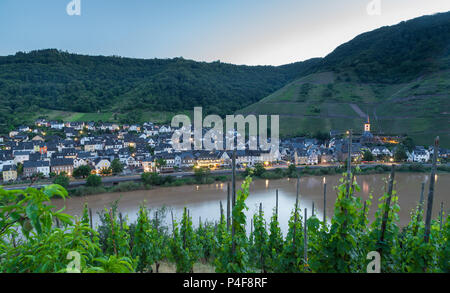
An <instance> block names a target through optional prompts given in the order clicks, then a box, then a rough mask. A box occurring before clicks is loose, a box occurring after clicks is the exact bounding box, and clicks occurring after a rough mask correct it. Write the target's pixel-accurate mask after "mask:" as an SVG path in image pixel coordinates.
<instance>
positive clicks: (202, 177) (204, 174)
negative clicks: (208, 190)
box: [194, 167, 210, 183]
mask: <svg viewBox="0 0 450 293" xmlns="http://www.w3.org/2000/svg"><path fill="white" fill-rule="evenodd" d="M209 174H210V170H209V168H203V167H198V168H194V176H195V180H196V181H197V183H206V181H207V180H208V176H209Z"/></svg>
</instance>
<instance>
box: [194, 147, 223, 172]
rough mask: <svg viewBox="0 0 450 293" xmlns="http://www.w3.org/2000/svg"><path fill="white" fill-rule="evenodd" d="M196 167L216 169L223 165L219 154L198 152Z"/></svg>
mask: <svg viewBox="0 0 450 293" xmlns="http://www.w3.org/2000/svg"><path fill="white" fill-rule="evenodd" d="M194 157H195V165H196V166H199V167H206V168H216V167H219V166H221V165H223V161H222V160H221V158H220V157H219V153H217V152H213V151H197V152H195V153H194Z"/></svg>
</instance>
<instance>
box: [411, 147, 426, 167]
mask: <svg viewBox="0 0 450 293" xmlns="http://www.w3.org/2000/svg"><path fill="white" fill-rule="evenodd" d="M411 155H412V160H413V162H419V163H425V162H428V161H429V160H430V152H429V151H428V150H426V149H425V148H424V147H420V146H419V147H416V148H415V149H414V150H413V152H412V154H411Z"/></svg>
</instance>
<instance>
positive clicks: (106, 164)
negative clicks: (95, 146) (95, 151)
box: [94, 158, 111, 173]
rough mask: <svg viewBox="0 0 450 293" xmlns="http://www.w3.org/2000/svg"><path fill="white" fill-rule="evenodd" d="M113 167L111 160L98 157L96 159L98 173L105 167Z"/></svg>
mask: <svg viewBox="0 0 450 293" xmlns="http://www.w3.org/2000/svg"><path fill="white" fill-rule="evenodd" d="M110 167H111V162H110V161H109V160H107V159H103V158H97V159H95V160H94V168H95V171H96V172H97V173H100V172H101V171H102V170H103V169H108V168H110Z"/></svg>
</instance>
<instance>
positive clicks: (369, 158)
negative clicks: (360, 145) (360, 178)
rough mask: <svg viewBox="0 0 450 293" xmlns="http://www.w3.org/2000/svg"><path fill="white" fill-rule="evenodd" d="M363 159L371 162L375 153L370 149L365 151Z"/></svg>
mask: <svg viewBox="0 0 450 293" xmlns="http://www.w3.org/2000/svg"><path fill="white" fill-rule="evenodd" d="M362 160H363V161H366V162H371V161H373V155H372V153H371V152H370V151H369V150H366V151H364V153H363V157H362Z"/></svg>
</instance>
